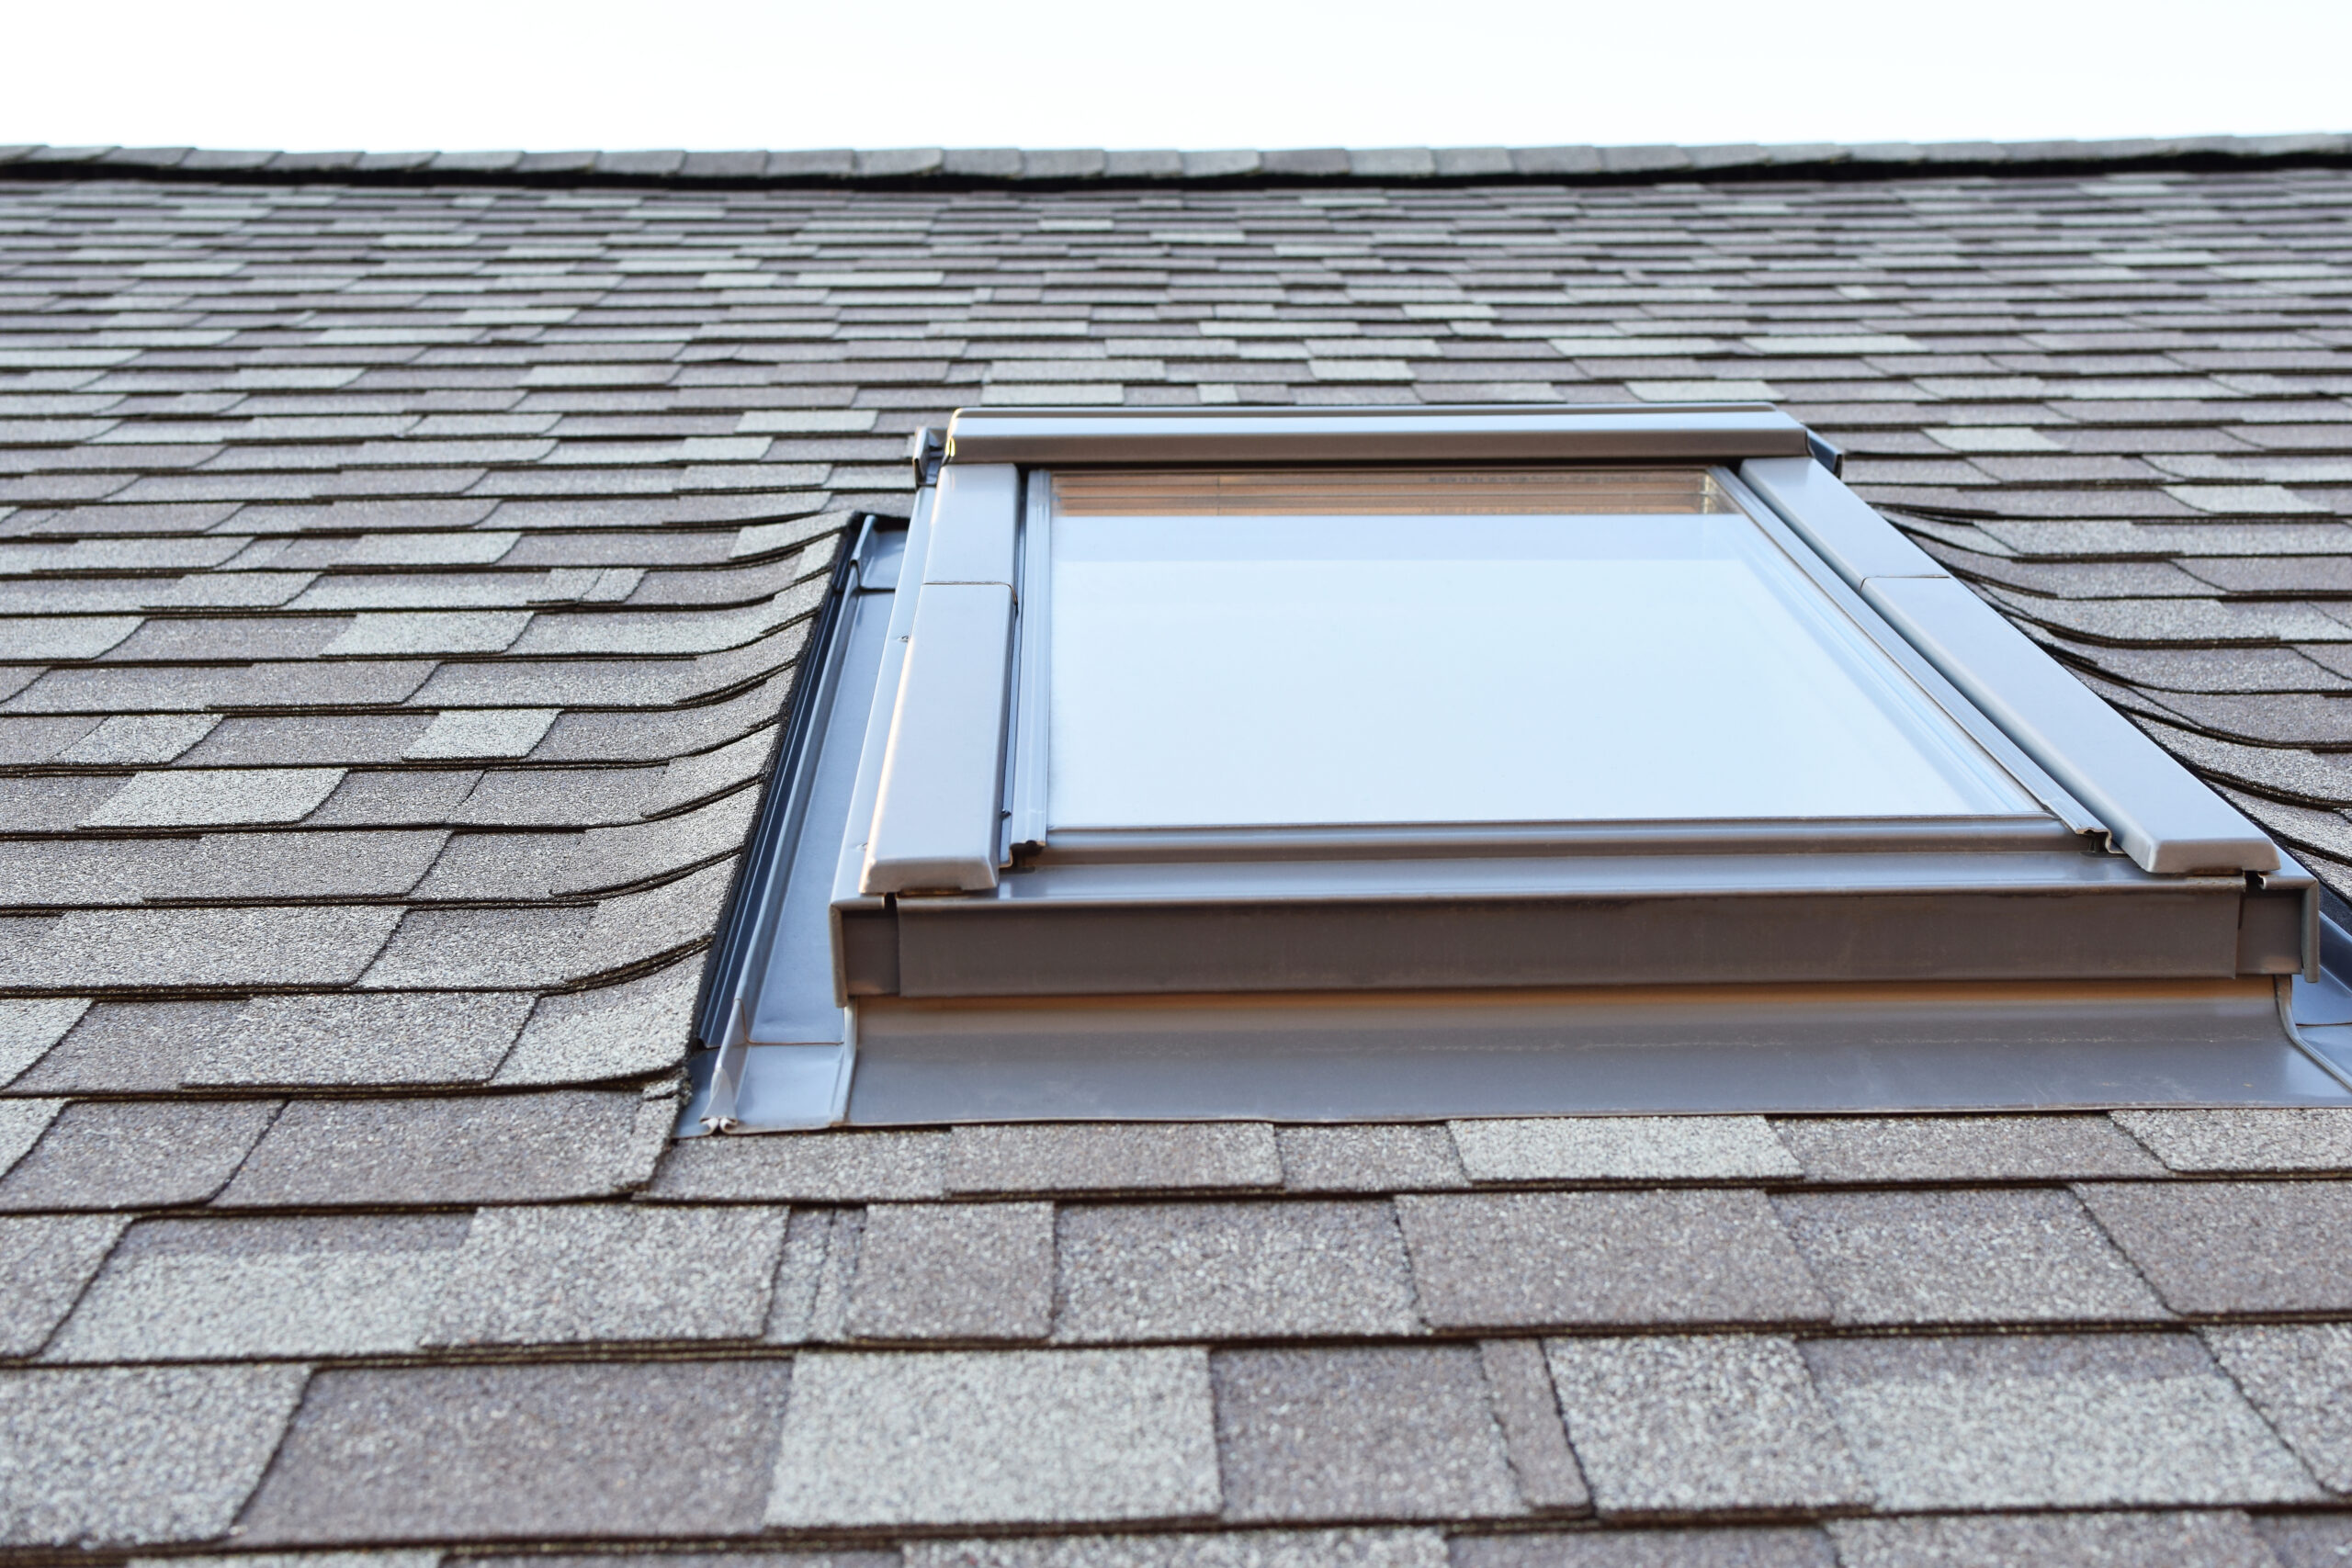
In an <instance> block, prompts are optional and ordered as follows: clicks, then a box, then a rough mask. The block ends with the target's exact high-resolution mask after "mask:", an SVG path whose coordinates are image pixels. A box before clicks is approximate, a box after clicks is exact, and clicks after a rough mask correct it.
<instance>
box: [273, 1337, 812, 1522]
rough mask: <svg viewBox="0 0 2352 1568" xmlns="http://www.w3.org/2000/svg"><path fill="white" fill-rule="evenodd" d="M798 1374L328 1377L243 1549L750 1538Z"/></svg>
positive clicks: (460, 1372)
mask: <svg viewBox="0 0 2352 1568" xmlns="http://www.w3.org/2000/svg"><path fill="white" fill-rule="evenodd" d="M787 1376H788V1369H787V1367H786V1365H785V1364H784V1363H783V1362H780V1361H727V1362H697V1361H639V1362H619V1363H613V1364H606V1365H555V1366H487V1367H416V1368H407V1369H402V1370H397V1371H393V1370H386V1371H325V1372H321V1373H320V1374H319V1375H318V1377H317V1378H316V1379H315V1380H314V1381H313V1382H312V1383H311V1390H310V1393H309V1395H308V1396H307V1397H306V1398H305V1399H304V1400H303V1402H302V1408H301V1411H300V1414H299V1415H297V1416H296V1417H295V1419H294V1423H293V1425H292V1427H290V1428H289V1429H288V1431H287V1434H286V1440H285V1443H284V1446H283V1447H282V1448H281V1449H280V1450H279V1451H278V1453H277V1459H276V1461H275V1462H273V1463H272V1464H271V1466H270V1469H269V1473H268V1475H267V1476H266V1478H265V1479H264V1480H263V1482H262V1484H261V1488H260V1490H259V1491H258V1492H256V1493H255V1494H254V1498H253V1501H252V1502H251V1503H250V1504H249V1505H248V1506H246V1508H245V1512H244V1517H243V1536H242V1537H241V1538H240V1544H241V1545H243V1546H265V1545H279V1544H287V1545H291V1544H296V1543H301V1542H309V1541H319V1542H332V1541H342V1540H368V1541H380V1542H394V1541H429V1540H515V1539H517V1538H521V1539H526V1540H528V1539H531V1538H534V1537H538V1538H555V1539H562V1540H578V1539H580V1538H582V1537H591V1538H594V1537H606V1538H613V1539H618V1540H630V1539H639V1540H641V1539H645V1538H649V1537H662V1536H694V1537H700V1538H705V1539H707V1538H708V1537H711V1536H714V1535H741V1534H748V1533H750V1532H751V1531H752V1529H756V1528H757V1525H758V1522H759V1521H758V1509H759V1499H760V1495H761V1489H762V1487H763V1484H764V1483H765V1482H766V1480H767V1464H768V1458H769V1455H770V1453H771V1452H772V1451H773V1450H774V1446H775V1430H776V1422H777V1419H778V1416H779V1415H780V1413H781V1410H782V1407H783V1405H784V1403H785V1388H786V1379H787ZM722 1388H723V1389H724V1390H725V1391H726V1396H725V1397H724V1398H713V1397H712V1392H713V1390H715V1389H722Z"/></svg>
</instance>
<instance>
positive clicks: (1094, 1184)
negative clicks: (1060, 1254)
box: [945, 1122, 1283, 1193]
mask: <svg viewBox="0 0 2352 1568" xmlns="http://www.w3.org/2000/svg"><path fill="white" fill-rule="evenodd" d="M1282 1179H1283V1169H1282V1157H1281V1156H1280V1155H1279V1154H1278V1153H1277V1152H1276V1147H1275V1144H1274V1131H1273V1129H1272V1127H1270V1126H1267V1125H1266V1124H1265V1123H1263V1122H1189V1123H1170V1122H1158V1123H1153V1122H1053V1123H1041V1124H1035V1125H1027V1126H1018V1125H1013V1126H961V1127H956V1128H955V1129H954V1130H953V1131H952V1132H951V1133H950V1134H949V1135H948V1145H947V1158H946V1170H945V1182H946V1190H948V1191H950V1192H972V1193H983V1192H1099V1191H1105V1190H1118V1191H1135V1192H1149V1191H1215V1190H1219V1189H1231V1188H1251V1187H1279V1186H1281V1185H1282Z"/></svg>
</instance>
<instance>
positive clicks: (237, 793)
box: [82, 768, 343, 828]
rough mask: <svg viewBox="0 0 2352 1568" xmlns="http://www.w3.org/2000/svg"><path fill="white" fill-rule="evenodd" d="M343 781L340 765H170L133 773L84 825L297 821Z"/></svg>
mask: <svg viewBox="0 0 2352 1568" xmlns="http://www.w3.org/2000/svg"><path fill="white" fill-rule="evenodd" d="M342 782H343V771H342V770H341V769H340V768H233V769H212V768H175V769H170V770H167V771H164V772H162V773H139V774H136V775H134V776H133V777H132V778H131V780H130V783H129V784H124V785H123V786H122V788H121V790H120V791H119V793H117V794H115V795H109V796H108V797H107V800H106V803H105V804H104V805H102V806H100V807H98V808H97V809H96V810H95V811H93V812H91V813H90V814H89V815H88V816H87V817H85V818H83V819H82V826H84V827H85V828H209V827H217V826H227V825H229V824H232V823H240V822H299V821H300V820H301V819H302V818H305V817H307V816H309V815H310V814H311V812H312V811H314V810H316V809H317V808H318V806H319V804H320V803H321V802H322V801H323V800H325V799H326V797H327V796H328V795H332V794H334V787H335V785H337V784H341V783H342Z"/></svg>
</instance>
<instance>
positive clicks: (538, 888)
mask: <svg viewBox="0 0 2352 1568" xmlns="http://www.w3.org/2000/svg"><path fill="white" fill-rule="evenodd" d="M581 837H582V835H580V834H578V833H567V832H554V833H458V834H454V835H452V836H451V838H450V840H449V844H448V847H447V849H445V850H443V851H442V852H441V858H440V859H438V860H436V861H435V862H434V863H433V869H432V870H431V871H430V872H428V873H427V874H425V877H424V881H422V882H420V883H418V884H417V885H416V888H415V890H414V894H413V897H416V898H418V899H419V900H424V901H432V900H439V899H445V898H446V899H468V900H471V899H488V900H496V901H498V902H501V903H520V902H532V901H536V900H541V899H548V898H552V897H555V894H556V886H557V884H559V883H560V882H563V881H564V880H566V878H567V876H568V874H569V868H570V865H571V862H572V860H573V859H574V858H575V857H576V856H577V855H578V854H579V852H580V841H581Z"/></svg>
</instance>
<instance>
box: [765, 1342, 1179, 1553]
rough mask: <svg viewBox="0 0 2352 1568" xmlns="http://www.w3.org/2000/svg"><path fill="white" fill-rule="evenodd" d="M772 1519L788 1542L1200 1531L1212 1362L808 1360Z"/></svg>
mask: <svg viewBox="0 0 2352 1568" xmlns="http://www.w3.org/2000/svg"><path fill="white" fill-rule="evenodd" d="M793 1381H794V1387H793V1398H792V1403H791V1404H790V1406H789V1408H788V1409H787V1411H786V1416H785V1426H784V1440H783V1444H782V1446H781V1448H780V1450H778V1452H777V1455H776V1461H775V1483H774V1486H773V1488H772V1490H771V1491H770V1493H769V1496H768V1504H767V1512H766V1518H767V1522H768V1524H769V1525H771V1526H778V1527H783V1528H786V1529H824V1528H827V1527H843V1526H849V1527H854V1526H865V1525H955V1524H1023V1523H1035V1524H1064V1523H1068V1524H1078V1523H1085V1522H1089V1521H1097V1520H1099V1521H1105V1522H1108V1521H1114V1520H1125V1519H1153V1520H1176V1519H1185V1518H1199V1517H1205V1516H1208V1515H1211V1514H1214V1513H1215V1512H1216V1508H1217V1506H1218V1498H1219V1487H1218V1481H1217V1455H1216V1436H1215V1431H1214V1426H1213V1421H1212V1416H1211V1412H1210V1395H1209V1371H1208V1365H1207V1358H1206V1357H1205V1356H1204V1355H1203V1354H1202V1352H1200V1351H1199V1350H1188V1349H1170V1350H1004V1351H948V1352H937V1353H904V1352H899V1353H890V1354H879V1355H854V1354H851V1355H844V1354H828V1353H823V1352H820V1353H816V1354H811V1355H804V1356H803V1357H801V1358H800V1359H799V1360H798V1361H797V1363H795V1366H794V1379H793Z"/></svg>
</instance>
